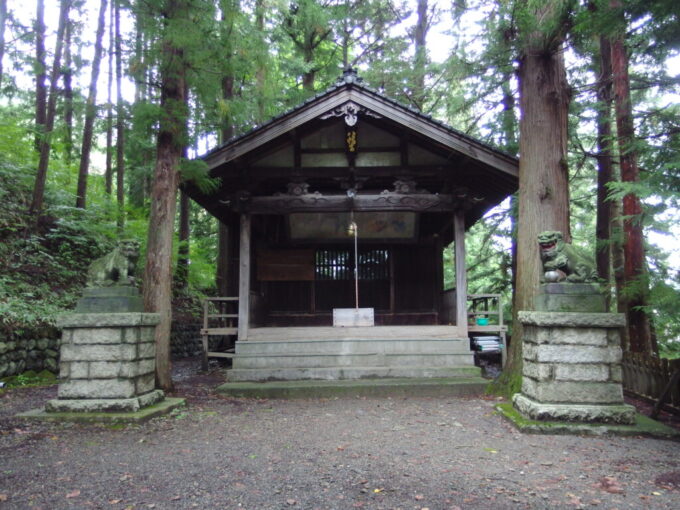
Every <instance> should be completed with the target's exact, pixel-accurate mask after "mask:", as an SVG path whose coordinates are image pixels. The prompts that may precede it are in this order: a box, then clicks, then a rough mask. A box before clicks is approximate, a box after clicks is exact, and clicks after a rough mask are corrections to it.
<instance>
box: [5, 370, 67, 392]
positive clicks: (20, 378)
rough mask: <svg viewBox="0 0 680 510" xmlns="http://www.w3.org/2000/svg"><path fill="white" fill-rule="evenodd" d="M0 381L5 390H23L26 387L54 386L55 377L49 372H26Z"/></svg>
mask: <svg viewBox="0 0 680 510" xmlns="http://www.w3.org/2000/svg"><path fill="white" fill-rule="evenodd" d="M0 381H2V382H4V383H5V388H3V389H10V388H24V387H28V386H51V385H53V384H56V382H57V376H56V375H54V374H53V373H52V372H50V371H49V370H43V371H41V372H35V371H33V370H27V371H26V372H23V373H21V374H18V375H11V376H8V377H3V378H2V379H0Z"/></svg>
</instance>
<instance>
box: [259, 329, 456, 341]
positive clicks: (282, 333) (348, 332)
mask: <svg viewBox="0 0 680 510" xmlns="http://www.w3.org/2000/svg"><path fill="white" fill-rule="evenodd" d="M466 337H467V331H464V330H460V329H458V328H457V327H455V326H372V327H347V328H337V327H331V326H314V327H302V326H297V327H267V328H250V329H248V341H261V340H264V341H285V340H323V339H326V340H336V341H337V340H352V339H356V338H366V339H380V338H383V339H385V338H387V339H392V340H395V339H408V340H412V339H414V338H417V339H421V340H426V339H443V340H447V339H452V338H466Z"/></svg>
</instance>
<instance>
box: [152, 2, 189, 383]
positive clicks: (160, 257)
mask: <svg viewBox="0 0 680 510" xmlns="http://www.w3.org/2000/svg"><path fill="white" fill-rule="evenodd" d="M187 10H188V8H187V4H186V2H185V1H183V0H168V2H167V4H166V10H165V12H164V13H163V14H164V21H165V23H166V27H165V34H164V37H163V45H162V55H161V71H160V72H161V109H162V110H163V115H162V117H161V120H160V128H159V132H158V143H157V156H156V168H155V172H154V180H153V185H152V189H151V211H150V216H149V234H148V242H147V257H146V268H145V271H144V292H143V296H144V309H145V310H146V311H147V312H155V313H159V314H160V315H161V322H160V324H159V325H158V326H157V327H156V335H155V339H156V385H157V386H158V387H160V388H161V389H163V390H170V389H172V376H171V372H170V370H171V362H170V326H171V323H172V241H173V234H174V225H175V209H176V207H177V206H176V204H177V188H178V185H179V164H180V158H181V155H182V145H183V135H184V131H185V119H186V104H185V95H184V94H185V73H186V70H185V62H184V55H183V51H182V49H181V48H179V47H178V46H176V45H175V44H174V40H173V38H172V37H171V36H170V31H171V28H170V27H168V26H167V25H169V24H171V23H172V22H173V21H175V20H177V19H180V18H184V17H186V16H188V13H187Z"/></svg>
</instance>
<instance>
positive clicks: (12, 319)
mask: <svg viewBox="0 0 680 510" xmlns="http://www.w3.org/2000/svg"><path fill="white" fill-rule="evenodd" d="M31 173H32V172H31V171H30V169H28V168H20V167H19V166H17V164H16V163H13V162H11V161H8V160H7V159H6V158H4V157H0V204H1V205H0V218H2V219H1V220H0V241H2V242H0V329H1V330H4V331H5V332H6V333H10V332H14V333H18V334H21V333H22V331H23V330H30V329H38V328H40V327H44V326H48V325H53V324H54V322H55V319H56V316H57V315H58V314H59V313H62V312H63V311H64V310H66V309H68V308H71V307H72V306H73V305H74V304H75V301H76V300H77V299H78V296H79V294H80V289H81V287H82V285H83V284H84V280H85V269H86V268H87V266H88V264H89V263H90V261H91V260H92V259H94V258H96V257H98V256H100V255H101V254H103V253H104V252H105V251H106V250H107V249H109V248H110V247H111V246H112V244H113V239H112V238H111V235H110V232H111V231H112V230H111V229H110V228H109V227H110V222H109V221H107V220H108V218H107V216H109V215H108V211H106V210H102V209H101V208H90V209H87V210H83V209H76V208H73V207H67V206H65V205H60V204H49V206H48V208H47V209H46V211H45V214H43V215H42V216H41V217H39V218H38V219H37V221H34V222H32V223H29V219H28V218H29V217H28V216H27V214H26V211H27V209H28V201H29V200H30V196H31V187H32V185H33V182H32V180H31V179H30V178H29V179H27V178H26V176H27V175H29V176H30V175H31Z"/></svg>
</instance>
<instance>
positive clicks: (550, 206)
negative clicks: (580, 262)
mask: <svg viewBox="0 0 680 510" xmlns="http://www.w3.org/2000/svg"><path fill="white" fill-rule="evenodd" d="M570 4H571V2H570V1H563V0H552V1H550V2H546V3H545V4H542V5H540V6H539V5H538V4H536V3H535V2H529V1H521V2H518V5H517V7H518V8H519V9H520V10H521V14H522V16H521V21H520V22H519V23H518V27H517V28H518V37H519V44H520V48H519V50H520V57H519V68H518V72H517V77H518V81H519V106H520V111H521V117H520V123H519V126H520V138H519V153H520V164H519V221H518V228H517V281H516V290H515V302H514V310H513V312H514V316H515V321H514V322H513V324H514V331H513V337H514V341H513V342H512V347H511V350H510V352H509V359H508V367H507V369H506V372H507V373H508V374H510V375H512V374H519V373H521V366H522V356H521V352H522V341H521V339H522V331H521V324H520V323H519V321H517V320H516V317H517V312H518V311H519V310H531V309H533V304H534V303H533V302H534V296H535V295H536V293H537V292H538V284H539V277H540V274H541V260H540V254H539V249H538V242H537V236H538V234H539V233H540V232H542V231H544V230H558V231H561V232H563V233H564V235H565V238H566V240H569V238H570V230H569V178H568V177H569V176H568V172H567V163H566V162H567V115H568V108H569V100H570V91H569V86H568V84H567V78H566V72H565V68H564V53H563V42H564V37H565V31H566V29H567V26H568V24H569V20H570V13H571V9H570V7H571V5H570ZM515 389H517V388H515Z"/></svg>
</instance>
